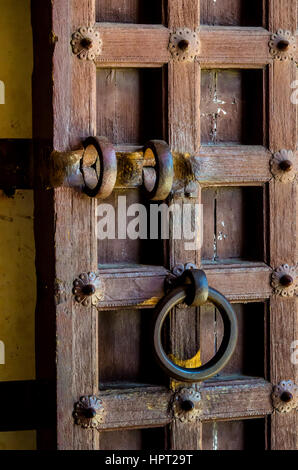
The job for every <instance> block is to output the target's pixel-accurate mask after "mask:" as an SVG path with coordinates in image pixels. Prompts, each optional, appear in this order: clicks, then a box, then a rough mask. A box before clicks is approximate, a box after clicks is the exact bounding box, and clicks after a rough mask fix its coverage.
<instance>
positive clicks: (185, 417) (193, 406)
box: [171, 388, 203, 423]
mask: <svg viewBox="0 0 298 470" xmlns="http://www.w3.org/2000/svg"><path fill="white" fill-rule="evenodd" d="M171 407H172V411H173V416H174V418H175V419H178V420H179V421H181V422H182V423H184V422H192V421H195V420H197V419H199V418H200V416H201V414H202V411H203V407H202V397H201V394H200V392H198V391H196V390H194V389H193V388H181V389H180V390H179V391H178V392H176V393H175V394H174V396H173V399H172V402H171Z"/></svg>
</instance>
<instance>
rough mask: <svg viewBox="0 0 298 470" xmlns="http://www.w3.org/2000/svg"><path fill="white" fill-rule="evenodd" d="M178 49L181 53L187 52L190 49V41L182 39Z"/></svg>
mask: <svg viewBox="0 0 298 470" xmlns="http://www.w3.org/2000/svg"><path fill="white" fill-rule="evenodd" d="M178 47H179V49H181V51H186V50H187V49H188V48H189V41H188V40H187V39H181V41H179V42H178Z"/></svg>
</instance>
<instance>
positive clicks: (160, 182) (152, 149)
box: [143, 140, 174, 201]
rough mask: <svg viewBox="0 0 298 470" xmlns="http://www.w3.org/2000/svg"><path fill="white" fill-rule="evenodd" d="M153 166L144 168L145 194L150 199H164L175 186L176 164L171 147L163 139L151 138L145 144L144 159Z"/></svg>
mask: <svg viewBox="0 0 298 470" xmlns="http://www.w3.org/2000/svg"><path fill="white" fill-rule="evenodd" d="M148 159H149V160H150V161H152V160H153V162H154V163H153V165H155V166H153V167H151V168H150V167H145V168H143V181H144V194H145V196H146V197H147V198H148V199H151V200H155V201H163V200H164V199H166V198H167V197H168V195H169V194H170V191H171V189H172V186H173V178H174V165H173V157H172V154H171V151H170V148H169V146H168V144H167V143H166V142H164V141H163V140H150V141H149V142H147V144H146V145H145V146H144V161H146V160H148Z"/></svg>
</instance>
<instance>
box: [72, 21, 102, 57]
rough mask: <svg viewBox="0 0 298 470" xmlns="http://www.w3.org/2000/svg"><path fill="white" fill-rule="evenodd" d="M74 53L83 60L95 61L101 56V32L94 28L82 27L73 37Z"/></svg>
mask: <svg viewBox="0 0 298 470" xmlns="http://www.w3.org/2000/svg"><path fill="white" fill-rule="evenodd" d="M71 46H72V52H73V53H74V54H75V55H76V56H77V57H78V58H79V59H82V60H94V59H95V57H96V56H98V55H100V54H101V50H102V40H101V37H100V33H99V31H96V30H95V29H94V28H92V27H88V26H81V27H80V28H79V29H78V30H77V31H75V32H74V33H73V35H72V39H71Z"/></svg>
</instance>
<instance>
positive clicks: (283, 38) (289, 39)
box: [269, 29, 296, 60]
mask: <svg viewBox="0 0 298 470" xmlns="http://www.w3.org/2000/svg"><path fill="white" fill-rule="evenodd" d="M269 47H270V53H271V55H272V56H273V58H274V59H277V60H293V59H294V54H295V51H296V41H295V36H293V35H292V34H291V32H290V31H285V30H283V29H279V30H278V31H277V33H274V34H272V36H271V39H270V41H269Z"/></svg>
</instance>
